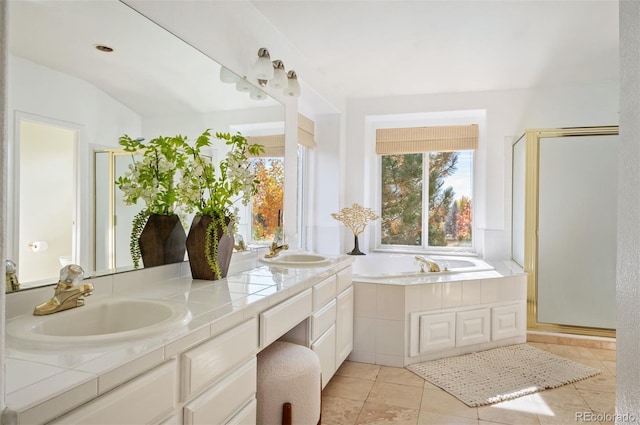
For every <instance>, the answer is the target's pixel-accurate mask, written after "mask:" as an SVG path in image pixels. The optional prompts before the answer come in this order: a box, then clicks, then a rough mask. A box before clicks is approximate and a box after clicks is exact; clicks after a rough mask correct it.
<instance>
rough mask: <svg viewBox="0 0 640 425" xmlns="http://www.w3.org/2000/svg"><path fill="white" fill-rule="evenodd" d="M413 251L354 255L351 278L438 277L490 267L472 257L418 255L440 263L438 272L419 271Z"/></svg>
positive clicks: (361, 279)
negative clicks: (408, 252) (407, 252)
mask: <svg viewBox="0 0 640 425" xmlns="http://www.w3.org/2000/svg"><path fill="white" fill-rule="evenodd" d="M416 255H417V254H386V253H372V254H367V255H366V256H365V255H363V256H358V257H357V258H356V260H355V262H354V263H353V280H355V281H363V280H371V279H376V280H377V279H389V278H411V277H427V276H432V277H435V276H442V275H452V274H458V273H472V272H484V271H489V270H493V269H494V267H493V266H491V265H489V264H487V263H485V262H484V261H482V260H480V259H478V258H476V257H461V256H445V255H421V256H423V257H427V258H430V259H431V260H433V261H435V262H436V263H438V265H439V266H440V270H441V271H439V272H429V271H428V266H425V269H426V270H427V271H421V265H422V264H423V263H420V262H419V261H418V260H416V259H415V256H416Z"/></svg>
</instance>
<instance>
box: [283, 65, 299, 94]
mask: <svg viewBox="0 0 640 425" xmlns="http://www.w3.org/2000/svg"><path fill="white" fill-rule="evenodd" d="M287 77H288V80H289V83H288V84H287V87H285V89H284V94H285V95H286V96H300V83H299V82H298V76H297V75H296V72H295V71H293V70H291V71H289V73H288V74H287Z"/></svg>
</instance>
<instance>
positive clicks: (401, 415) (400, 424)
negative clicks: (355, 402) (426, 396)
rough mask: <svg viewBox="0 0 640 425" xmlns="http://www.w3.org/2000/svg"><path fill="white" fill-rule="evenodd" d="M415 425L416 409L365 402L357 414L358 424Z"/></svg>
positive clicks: (416, 419)
mask: <svg viewBox="0 0 640 425" xmlns="http://www.w3.org/2000/svg"><path fill="white" fill-rule="evenodd" d="M391 423H392V424H393V425H416V424H417V423H418V410H416V409H408V408H406V407H400V406H391V405H387V404H378V403H371V402H366V403H365V404H364V407H363V408H362V412H360V415H359V416H358V420H357V421H356V424H358V425H386V424H391Z"/></svg>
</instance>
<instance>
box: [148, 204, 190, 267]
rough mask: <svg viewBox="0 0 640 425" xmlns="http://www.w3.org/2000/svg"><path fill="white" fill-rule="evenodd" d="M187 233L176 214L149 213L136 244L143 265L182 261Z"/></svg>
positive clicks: (149, 265) (159, 264)
mask: <svg viewBox="0 0 640 425" xmlns="http://www.w3.org/2000/svg"><path fill="white" fill-rule="evenodd" d="M186 238H187V235H186V233H185V232H184V228H183V227H182V223H181V222H180V218H179V217H178V216H177V215H160V214H151V215H150V216H149V218H148V219H147V223H146V224H145V225H144V228H143V229H142V233H140V237H139V238H138V244H139V245H140V256H141V258H142V264H143V265H144V267H154V266H161V265H163V264H171V263H179V262H181V261H184V254H185V250H186V245H185V241H186Z"/></svg>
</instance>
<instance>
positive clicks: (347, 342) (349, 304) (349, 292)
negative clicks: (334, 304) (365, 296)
mask: <svg viewBox="0 0 640 425" xmlns="http://www.w3.org/2000/svg"><path fill="white" fill-rule="evenodd" d="M351 350H353V286H350V287H349V288H347V289H346V290H344V291H343V292H342V293H340V295H338V311H337V314H336V367H340V365H341V364H342V362H343V361H344V360H345V359H346V358H347V356H348V355H349V353H351Z"/></svg>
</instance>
